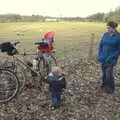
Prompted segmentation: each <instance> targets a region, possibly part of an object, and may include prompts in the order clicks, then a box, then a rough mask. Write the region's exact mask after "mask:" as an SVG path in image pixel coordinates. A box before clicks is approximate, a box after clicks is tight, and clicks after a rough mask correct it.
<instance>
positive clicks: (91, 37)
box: [88, 33, 95, 60]
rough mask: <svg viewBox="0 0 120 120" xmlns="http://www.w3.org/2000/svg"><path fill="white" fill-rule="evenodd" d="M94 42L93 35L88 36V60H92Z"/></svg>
mask: <svg viewBox="0 0 120 120" xmlns="http://www.w3.org/2000/svg"><path fill="white" fill-rule="evenodd" d="M94 42H95V34H94V33H92V34H91V36H90V44H89V52H88V59H89V60H90V59H92V58H93V52H94V51H93V50H94Z"/></svg>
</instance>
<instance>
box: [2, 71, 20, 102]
mask: <svg viewBox="0 0 120 120" xmlns="http://www.w3.org/2000/svg"><path fill="white" fill-rule="evenodd" d="M18 90H19V80H18V78H17V76H16V75H15V74H14V73H13V72H12V71H10V70H7V69H0V103H3V102H8V101H10V100H11V99H13V98H14V97H15V95H16V94H17V92H18Z"/></svg>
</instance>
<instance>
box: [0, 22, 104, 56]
mask: <svg viewBox="0 0 120 120" xmlns="http://www.w3.org/2000/svg"><path fill="white" fill-rule="evenodd" d="M105 30H106V28H105V24H103V23H93V22H91V23H90V22H45V23H42V22H21V23H0V42H2V41H18V40H19V41H21V46H22V47H21V49H23V48H26V50H27V51H31V50H32V51H35V46H34V42H35V41H37V40H39V39H40V38H41V37H42V35H43V33H44V32H46V31H54V32H55V48H56V52H57V55H58V56H61V55H63V52H64V55H68V54H69V53H70V54H71V53H73V54H74V53H75V52H76V51H77V50H80V51H82V52H81V54H83V55H85V54H84V53H86V52H87V51H89V49H88V48H89V42H90V37H91V34H92V33H94V34H95V40H96V41H98V40H99V39H100V36H101V35H102V33H103V32H104V31H105ZM17 33H20V34H24V36H17ZM74 51H75V52H74Z"/></svg>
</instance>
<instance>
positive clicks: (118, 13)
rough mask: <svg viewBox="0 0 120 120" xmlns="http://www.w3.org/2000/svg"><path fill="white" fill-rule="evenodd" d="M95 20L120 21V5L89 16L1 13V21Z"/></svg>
mask: <svg viewBox="0 0 120 120" xmlns="http://www.w3.org/2000/svg"><path fill="white" fill-rule="evenodd" d="M53 19H54V21H58V22H59V21H94V22H107V21H109V20H114V21H116V22H118V23H120V7H117V8H116V9H115V10H114V11H110V12H108V13H100V12H98V13H96V14H92V15H90V16H87V17H84V18H83V17H50V16H42V15H31V16H22V15H19V14H3V15H0V22H1V23H4V22H29V21H30V22H36V21H41V22H45V21H47V20H49V21H52V20H53Z"/></svg>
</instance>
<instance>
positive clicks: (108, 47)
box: [98, 32, 120, 65]
mask: <svg viewBox="0 0 120 120" xmlns="http://www.w3.org/2000/svg"><path fill="white" fill-rule="evenodd" d="M119 55H120V33H118V32H115V33H114V34H113V35H110V33H109V32H106V33H104V35H103V37H102V39H101V41H100V44H99V50H98V61H99V62H100V63H101V64H105V63H110V64H111V63H112V64H114V65H115V64H116V63H117V59H118V57H119Z"/></svg>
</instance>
